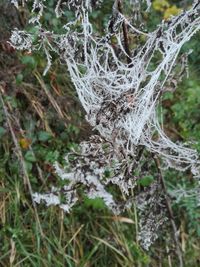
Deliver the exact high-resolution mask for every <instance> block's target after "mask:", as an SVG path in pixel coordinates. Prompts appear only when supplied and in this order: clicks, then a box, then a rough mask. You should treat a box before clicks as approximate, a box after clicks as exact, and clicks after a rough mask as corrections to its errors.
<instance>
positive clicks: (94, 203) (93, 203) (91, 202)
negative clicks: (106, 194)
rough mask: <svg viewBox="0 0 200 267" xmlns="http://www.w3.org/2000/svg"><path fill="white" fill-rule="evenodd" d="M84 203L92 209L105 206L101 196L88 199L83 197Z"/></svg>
mask: <svg viewBox="0 0 200 267" xmlns="http://www.w3.org/2000/svg"><path fill="white" fill-rule="evenodd" d="M84 204H85V206H86V207H93V208H94V209H103V208H105V203H104V201H103V199H102V198H100V197H97V198H94V199H90V198H88V197H85V201H84Z"/></svg>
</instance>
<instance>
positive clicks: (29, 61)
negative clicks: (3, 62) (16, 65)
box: [21, 56, 37, 69]
mask: <svg viewBox="0 0 200 267" xmlns="http://www.w3.org/2000/svg"><path fill="white" fill-rule="evenodd" d="M21 61H22V64H24V65H27V66H28V67H30V68H33V69H34V68H35V67H36V65H37V63H36V61H35V59H34V57H33V56H23V57H22V58H21Z"/></svg>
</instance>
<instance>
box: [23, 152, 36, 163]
mask: <svg viewBox="0 0 200 267" xmlns="http://www.w3.org/2000/svg"><path fill="white" fill-rule="evenodd" d="M25 159H26V161H28V162H36V158H35V155H34V154H33V152H32V151H27V152H26V154H25Z"/></svg>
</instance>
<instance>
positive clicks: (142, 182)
mask: <svg viewBox="0 0 200 267" xmlns="http://www.w3.org/2000/svg"><path fill="white" fill-rule="evenodd" d="M153 181H154V178H153V176H151V175H149V176H144V177H143V178H141V179H139V180H138V182H137V184H138V185H142V186H149V185H150V184H151V183H152V182H153Z"/></svg>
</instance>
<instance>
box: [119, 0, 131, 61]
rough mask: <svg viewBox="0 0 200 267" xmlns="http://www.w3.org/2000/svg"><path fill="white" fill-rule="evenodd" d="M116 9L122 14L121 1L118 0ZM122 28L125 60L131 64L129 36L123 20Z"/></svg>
mask: <svg viewBox="0 0 200 267" xmlns="http://www.w3.org/2000/svg"><path fill="white" fill-rule="evenodd" d="M118 10H119V12H120V13H121V14H123V8H122V1H121V0H118ZM122 29H123V36H124V49H125V51H126V54H127V62H128V64H131V62H132V61H131V52H130V49H129V38H128V28H127V24H126V22H125V21H123V23H122Z"/></svg>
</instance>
